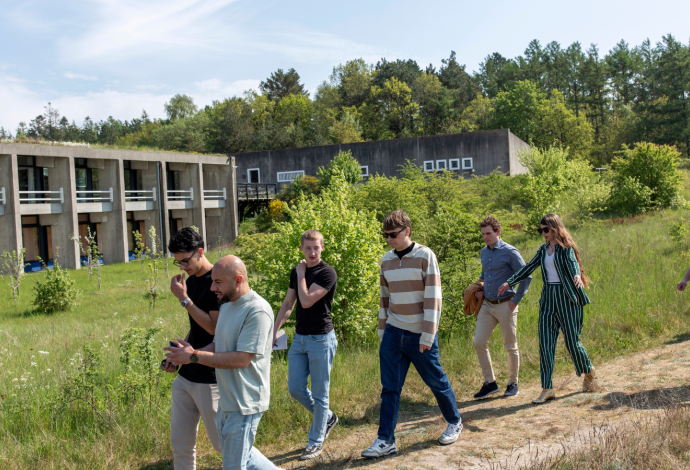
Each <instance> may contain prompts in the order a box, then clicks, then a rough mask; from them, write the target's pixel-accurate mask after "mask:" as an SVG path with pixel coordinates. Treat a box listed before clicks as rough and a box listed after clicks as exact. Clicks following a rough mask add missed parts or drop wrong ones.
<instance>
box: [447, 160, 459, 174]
mask: <svg viewBox="0 0 690 470" xmlns="http://www.w3.org/2000/svg"><path fill="white" fill-rule="evenodd" d="M448 169H449V170H453V171H458V170H459V169H460V159H459V158H452V159H450V160H448Z"/></svg>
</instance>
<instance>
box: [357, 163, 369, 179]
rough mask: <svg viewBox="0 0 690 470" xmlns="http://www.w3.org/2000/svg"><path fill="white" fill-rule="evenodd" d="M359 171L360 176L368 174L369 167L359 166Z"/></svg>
mask: <svg viewBox="0 0 690 470" xmlns="http://www.w3.org/2000/svg"><path fill="white" fill-rule="evenodd" d="M359 171H360V172H361V174H362V177H365V176H369V167H368V166H360V167H359Z"/></svg>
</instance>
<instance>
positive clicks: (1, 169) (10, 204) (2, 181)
mask: <svg viewBox="0 0 690 470" xmlns="http://www.w3.org/2000/svg"><path fill="white" fill-rule="evenodd" d="M17 172H18V170H17V156H16V155H8V154H5V155H0V188H3V187H4V188H5V204H4V207H3V213H4V215H0V253H2V252H3V251H8V252H10V253H11V252H12V251H19V250H20V249H21V246H22V217H21V212H20V208H19V179H18V173H17Z"/></svg>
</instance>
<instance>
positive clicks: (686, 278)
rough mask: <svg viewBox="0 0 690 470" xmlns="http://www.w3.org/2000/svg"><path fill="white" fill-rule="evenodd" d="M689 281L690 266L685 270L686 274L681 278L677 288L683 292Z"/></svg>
mask: <svg viewBox="0 0 690 470" xmlns="http://www.w3.org/2000/svg"><path fill="white" fill-rule="evenodd" d="M688 282H690V268H688V270H687V271H686V272H685V276H683V279H681V280H680V282H679V283H678V285H677V286H676V289H678V290H679V291H680V292H683V291H684V290H685V288H686V287H687V285H688Z"/></svg>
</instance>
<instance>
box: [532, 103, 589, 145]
mask: <svg viewBox="0 0 690 470" xmlns="http://www.w3.org/2000/svg"><path fill="white" fill-rule="evenodd" d="M539 114H540V116H539V119H540V122H539V126H538V128H537V130H536V133H535V135H534V144H535V145H537V146H539V147H541V148H546V147H548V146H550V145H560V146H562V147H568V148H569V149H570V154H571V155H572V156H573V157H575V158H587V157H589V153H590V151H591V148H592V143H593V138H594V130H593V129H592V126H591V125H590V124H589V122H587V119H586V118H585V117H584V116H580V117H577V116H576V115H575V113H573V112H572V111H571V110H570V109H568V107H567V106H566V103H565V98H564V97H563V94H562V93H561V92H560V91H558V90H553V91H552V92H551V98H550V99H544V100H542V102H541V104H540V106H539Z"/></svg>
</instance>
